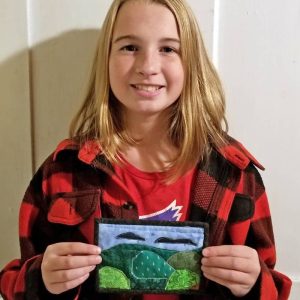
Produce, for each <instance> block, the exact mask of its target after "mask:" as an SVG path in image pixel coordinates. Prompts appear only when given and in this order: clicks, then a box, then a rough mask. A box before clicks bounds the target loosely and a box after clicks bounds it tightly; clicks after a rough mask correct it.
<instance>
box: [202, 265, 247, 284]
mask: <svg viewBox="0 0 300 300" xmlns="http://www.w3.org/2000/svg"><path fill="white" fill-rule="evenodd" d="M201 269H202V271H203V274H204V276H205V277H207V278H208V279H210V278H212V277H213V278H214V279H217V280H218V283H219V281H222V282H224V283H225V282H226V283H228V284H247V283H248V281H249V276H248V274H247V273H243V272H239V271H236V270H229V269H221V268H213V267H205V266H202V267H201Z"/></svg>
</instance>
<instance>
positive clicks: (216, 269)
mask: <svg viewBox="0 0 300 300" xmlns="http://www.w3.org/2000/svg"><path fill="white" fill-rule="evenodd" d="M202 254H203V258H202V261H201V262H202V271H203V273H204V276H205V277H206V278H208V279H210V280H212V281H215V282H217V283H219V284H221V285H224V286H226V287H227V288H229V289H230V291H231V293H232V294H233V295H234V296H236V297H242V296H245V295H246V294H248V293H249V291H250V290H251V288H252V287H253V286H254V284H255V282H256V280H257V278H258V276H259V274H260V271H261V267H260V263H259V258H258V254H257V252H256V250H254V249H252V248H250V247H247V246H237V245H223V246H214V247H208V248H205V249H204V250H203V252H202Z"/></svg>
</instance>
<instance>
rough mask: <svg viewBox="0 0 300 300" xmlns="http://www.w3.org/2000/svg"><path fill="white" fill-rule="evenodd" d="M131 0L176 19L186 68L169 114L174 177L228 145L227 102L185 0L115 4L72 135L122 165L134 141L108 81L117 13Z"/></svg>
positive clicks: (145, 0)
mask: <svg viewBox="0 0 300 300" xmlns="http://www.w3.org/2000/svg"><path fill="white" fill-rule="evenodd" d="M127 1H140V2H146V3H155V4H161V5H164V6H166V7H167V8H168V9H169V10H170V11H171V12H172V13H173V15H174V17H175V19H176V22H177V25H178V31H179V36H180V41H181V58H182V62H183V65H184V69H185V82H184V87H183V90H182V93H181V96H180V97H179V99H178V100H177V101H176V102H175V103H174V104H173V106H172V108H171V110H170V119H169V120H170V127H169V135H170V138H171V141H172V142H173V143H174V145H175V146H176V147H177V148H178V149H179V152H178V155H177V157H176V158H175V159H174V161H172V162H171V170H173V172H172V174H173V175H172V179H176V178H178V177H179V176H181V175H182V174H183V173H184V172H185V171H187V169H188V168H190V166H191V165H195V164H196V163H197V162H198V161H199V160H206V159H207V158H208V156H209V154H210V151H211V149H212V147H216V148H218V147H221V146H222V145H224V143H225V137H224V130H223V125H225V131H227V121H226V118H225V99H224V94H223V89H222V85H221V83H220V80H219V77H218V75H217V73H216V71H215V68H214V67H213V65H212V63H211V62H210V59H209V57H208V55H207V52H206V49H205V46H204V43H203V40H202V37H201V33H200V30H199V27H198V23H197V21H196V19H195V16H194V15H193V13H192V11H191V9H190V8H189V6H188V5H187V3H186V2H185V1H184V0H115V1H113V3H112V5H111V7H110V9H109V11H108V13H107V15H106V18H105V20H104V23H103V26H102V29H101V32H100V37H99V41H98V48H97V52H96V56H95V59H94V63H93V68H92V72H91V78H90V81H89V84H88V89H87V93H86V96H85V99H84V102H83V104H82V106H81V108H80V109H79V111H78V113H77V114H76V116H75V117H74V119H73V121H72V123H71V125H70V137H71V138H74V139H77V140H79V141H80V143H83V142H85V141H86V140H98V141H99V143H100V144H101V148H102V149H103V153H104V155H105V156H106V157H107V159H108V160H109V161H110V162H112V163H115V162H118V161H119V158H118V157H119V156H118V152H119V150H120V147H121V145H124V144H125V145H126V144H132V143H134V141H133V140H132V139H131V138H130V136H128V135H127V133H126V130H125V128H124V127H125V126H124V122H123V118H122V114H121V113H122V112H121V110H120V106H119V105H118V101H117V100H116V99H115V98H114V97H113V95H112V92H111V90H110V83H109V69H108V65H109V56H110V49H111V42H112V35H113V29H114V24H115V21H116V17H117V14H118V11H119V9H120V7H121V6H122V4H124V3H125V2H127Z"/></svg>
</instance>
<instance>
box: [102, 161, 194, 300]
mask: <svg viewBox="0 0 300 300" xmlns="http://www.w3.org/2000/svg"><path fill="white" fill-rule="evenodd" d="M115 172H116V175H117V177H118V179H120V180H121V182H122V183H123V184H124V185H123V186H122V187H121V186H120V185H118V184H116V182H114V180H113V179H112V178H111V179H109V180H108V182H107V184H106V193H105V194H106V195H107V196H109V197H117V199H119V200H121V199H122V200H126V199H128V195H130V198H131V200H134V202H135V203H136V205H137V208H138V214H139V218H140V219H144V220H160V221H185V220H186V219H187V215H188V211H189V204H190V203H189V200H190V192H191V184H192V180H193V177H194V173H195V168H193V169H191V170H189V171H188V172H187V173H186V174H185V175H184V176H182V177H181V178H179V179H178V180H177V181H176V182H174V183H172V184H169V185H166V184H165V183H164V182H163V179H164V177H165V174H164V173H161V172H143V171H141V170H139V169H137V168H135V167H134V166H133V165H131V164H129V163H128V162H125V164H124V165H122V166H119V165H116V166H115ZM125 189H126V190H125ZM160 299H161V300H178V299H179V296H178V295H157V294H153V295H150V294H145V295H144V296H143V300H160Z"/></svg>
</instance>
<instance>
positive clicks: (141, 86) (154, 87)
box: [131, 84, 164, 93]
mask: <svg viewBox="0 0 300 300" xmlns="http://www.w3.org/2000/svg"><path fill="white" fill-rule="evenodd" d="M131 86H132V87H133V88H135V89H136V90H139V91H145V92H149V93H153V92H156V91H158V90H160V89H162V88H163V87H164V86H162V85H149V84H147V85H146V84H132V85H131Z"/></svg>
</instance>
